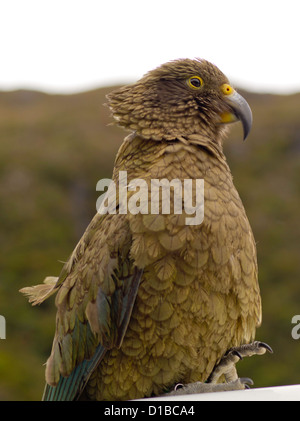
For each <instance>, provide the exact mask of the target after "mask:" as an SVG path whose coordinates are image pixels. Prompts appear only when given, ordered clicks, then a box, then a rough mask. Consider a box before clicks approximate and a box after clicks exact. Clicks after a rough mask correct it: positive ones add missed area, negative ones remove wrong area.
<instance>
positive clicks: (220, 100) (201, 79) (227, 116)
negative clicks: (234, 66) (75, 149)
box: [107, 59, 252, 141]
mask: <svg viewBox="0 0 300 421" xmlns="http://www.w3.org/2000/svg"><path fill="white" fill-rule="evenodd" d="M107 98H108V105H109V106H110V108H111V110H112V112H113V116H114V117H115V119H116V120H117V121H118V124H119V125H121V126H123V127H125V128H127V129H129V130H132V131H135V132H136V133H137V134H139V135H140V136H143V137H144V138H146V139H153V140H172V139H176V138H178V137H185V136H189V135H192V134H199V133H200V134H204V135H206V136H209V137H210V138H211V139H212V140H215V141H219V140H220V138H221V135H222V133H224V127H225V126H227V124H228V123H232V122H234V121H237V120H240V121H241V122H242V124H243V128H244V138H246V137H247V135H248V133H249V131H250V128H251V125H252V113H251V109H250V107H249V105H248V103H247V102H246V100H245V99H244V98H243V97H242V96H241V95H240V94H238V93H237V92H236V91H235V90H234V89H233V88H232V86H231V85H230V83H229V81H228V79H227V77H226V76H225V75H224V74H223V73H222V72H221V71H220V70H219V69H218V68H217V67H216V66H215V65H213V64H211V63H209V62H208V61H205V60H201V59H196V60H191V59H179V60H174V61H171V62H168V63H166V64H163V65H162V66H160V67H158V68H156V69H154V70H152V71H150V72H149V73H147V74H146V75H145V76H144V77H142V78H141V79H140V80H139V81H138V82H136V83H135V84H133V85H128V86H124V87H122V88H120V89H117V90H115V91H113V92H112V93H110V94H109V95H108V96H107Z"/></svg>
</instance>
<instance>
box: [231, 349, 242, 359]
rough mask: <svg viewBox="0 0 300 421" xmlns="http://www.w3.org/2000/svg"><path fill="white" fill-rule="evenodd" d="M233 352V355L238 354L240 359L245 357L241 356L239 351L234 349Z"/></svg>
mask: <svg viewBox="0 0 300 421" xmlns="http://www.w3.org/2000/svg"><path fill="white" fill-rule="evenodd" d="M231 352H232V354H233V355H236V356H237V357H239V359H240V360H242V359H243V357H242V356H241V354H240V353H239V352H238V351H236V350H234V351H231Z"/></svg>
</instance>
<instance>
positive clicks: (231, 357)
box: [168, 341, 273, 396]
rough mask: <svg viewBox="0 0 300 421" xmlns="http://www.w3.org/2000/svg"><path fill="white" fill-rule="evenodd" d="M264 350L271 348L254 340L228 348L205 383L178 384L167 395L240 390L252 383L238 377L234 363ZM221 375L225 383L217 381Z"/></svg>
mask: <svg viewBox="0 0 300 421" xmlns="http://www.w3.org/2000/svg"><path fill="white" fill-rule="evenodd" d="M266 351H269V352H271V353H273V351H272V348H271V347H270V346H269V345H267V344H265V343H264V342H259V341H255V342H252V343H251V344H245V345H241V346H237V347H233V348H230V349H229V350H228V351H227V352H226V353H225V355H224V356H223V357H222V358H221V360H220V362H219V363H218V364H217V365H216V366H215V368H214V369H213V371H212V373H211V374H210V376H209V378H208V379H207V381H206V383H202V382H195V383H189V384H187V385H181V384H178V385H176V386H175V389H174V390H173V391H172V392H170V393H168V395H169V396H170V395H185V394H194V393H211V392H222V391H229V390H242V389H247V388H249V385H250V386H252V385H253V381H252V380H251V379H249V378H239V377H238V374H237V370H236V366H235V365H236V363H237V362H238V361H240V360H242V359H243V358H244V357H251V356H252V355H263V354H265V352H266ZM221 376H224V378H225V383H218V381H219V379H220V377H221Z"/></svg>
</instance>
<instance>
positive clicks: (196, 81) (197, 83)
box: [187, 76, 203, 89]
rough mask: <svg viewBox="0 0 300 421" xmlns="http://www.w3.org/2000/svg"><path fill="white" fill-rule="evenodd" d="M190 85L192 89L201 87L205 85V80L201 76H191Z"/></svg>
mask: <svg viewBox="0 0 300 421" xmlns="http://www.w3.org/2000/svg"><path fill="white" fill-rule="evenodd" d="M187 83H188V86H189V87H190V88H192V89H199V88H201V86H202V85H203V80H202V79H201V77H200V76H191V77H190V78H189V79H188V80H187Z"/></svg>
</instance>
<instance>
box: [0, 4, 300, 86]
mask: <svg viewBox="0 0 300 421" xmlns="http://www.w3.org/2000/svg"><path fill="white" fill-rule="evenodd" d="M183 57H189V58H194V57H202V58H205V59H207V60H210V61H212V62H213V63H215V64H216V65H217V66H218V67H219V68H220V69H221V70H222V71H223V72H224V73H225V74H226V75H227V76H228V77H229V79H230V80H231V81H232V83H233V84H234V85H235V86H240V87H242V88H246V89H250V90H254V91H263V92H274V93H291V92H298V91H299V92H300V1H299V0H285V1H283V0H280V1H278V0H260V1H258V0H205V1H203V0H180V1H178V0H0V90H11V89H19V88H27V89H28V88H31V89H38V90H43V91H47V92H62V93H71V92H78V91H84V90H87V89H93V88H97V87H99V86H103V85H107V84H116V83H127V82H132V81H134V80H137V79H138V78H140V77H141V76H142V75H143V74H144V73H146V72H147V71H148V70H150V69H152V68H154V67H156V66H158V65H160V64H162V63H164V62H166V61H168V60H173V59H176V58H183Z"/></svg>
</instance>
